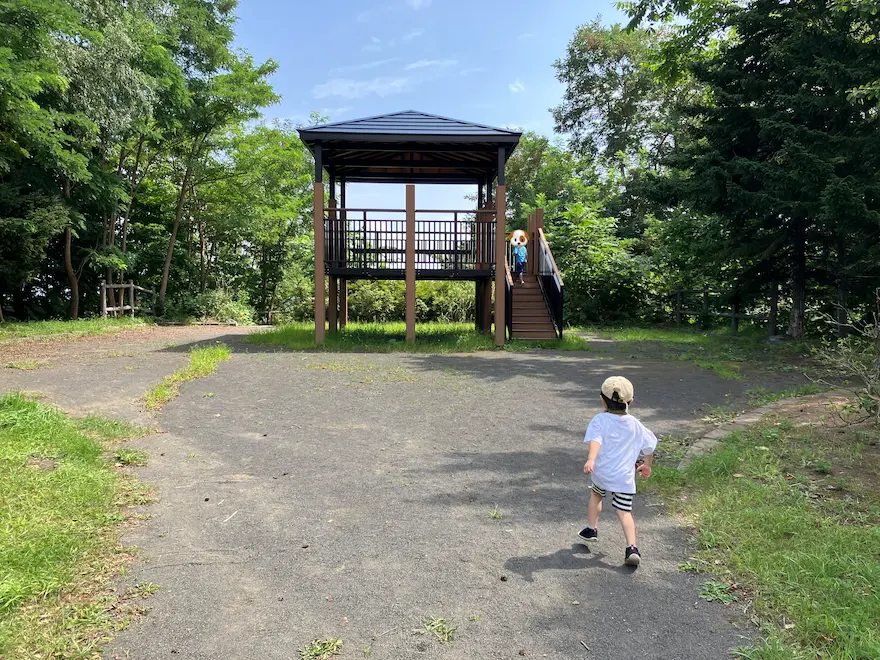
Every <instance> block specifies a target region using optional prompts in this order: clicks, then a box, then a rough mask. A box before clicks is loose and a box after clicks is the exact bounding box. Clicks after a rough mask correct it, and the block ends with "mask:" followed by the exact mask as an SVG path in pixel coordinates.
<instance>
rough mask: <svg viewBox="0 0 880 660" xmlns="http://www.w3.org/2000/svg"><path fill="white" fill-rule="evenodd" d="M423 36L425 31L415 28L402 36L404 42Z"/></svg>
mask: <svg viewBox="0 0 880 660" xmlns="http://www.w3.org/2000/svg"><path fill="white" fill-rule="evenodd" d="M423 34H425V31H424V30H423V29H422V28H415V29H414V30H410V31H409V32H407V33H406V34H405V35H403V40H404V41H412V40H413V39H415V38H416V37H421V36H422V35H423Z"/></svg>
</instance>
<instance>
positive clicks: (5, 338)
mask: <svg viewBox="0 0 880 660" xmlns="http://www.w3.org/2000/svg"><path fill="white" fill-rule="evenodd" d="M146 324H147V322H146V321H144V320H143V319H133V318H129V317H121V318H116V319H78V320H76V321H26V322H21V323H19V322H9V321H7V322H6V323H0V344H3V343H6V342H11V341H15V340H21V339H69V338H72V337H87V336H92V335H104V334H108V333H114V332H121V331H123V330H130V329H132V328H138V327H142V326H144V325H146Z"/></svg>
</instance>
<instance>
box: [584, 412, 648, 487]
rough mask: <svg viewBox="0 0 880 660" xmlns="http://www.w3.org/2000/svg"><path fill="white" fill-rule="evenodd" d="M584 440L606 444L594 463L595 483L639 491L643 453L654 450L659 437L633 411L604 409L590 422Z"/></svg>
mask: <svg viewBox="0 0 880 660" xmlns="http://www.w3.org/2000/svg"><path fill="white" fill-rule="evenodd" d="M584 442H598V443H599V444H600V445H602V447H601V448H600V449H599V455H598V456H596V464H595V465H594V467H593V474H592V477H593V484H594V485H596V486H598V487H599V488H601V489H603V490H608V491H611V492H614V493H635V492H636V461H637V460H638V458H639V454H641V453H645V454H653V453H654V449H655V448H656V447H657V438H656V436H655V435H654V434H653V433H651V432H650V431H649V430H648V429H646V428H645V426H644V425H643V424H642V423H641V422H640V421H639V420H637V419H636V418H635V417H633V416H632V415H614V414H612V413H609V412H601V413H599V414H598V415H596V416H595V417H593V419H592V420H590V424H589V426H587V434H586V435H585V436H584Z"/></svg>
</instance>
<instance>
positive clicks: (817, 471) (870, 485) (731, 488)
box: [649, 417, 880, 660]
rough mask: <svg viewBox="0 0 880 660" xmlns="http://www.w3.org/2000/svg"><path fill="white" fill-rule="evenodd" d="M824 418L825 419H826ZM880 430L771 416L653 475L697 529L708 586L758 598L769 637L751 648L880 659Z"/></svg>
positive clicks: (760, 653) (698, 563)
mask: <svg viewBox="0 0 880 660" xmlns="http://www.w3.org/2000/svg"><path fill="white" fill-rule="evenodd" d="M814 419H815V418H814ZM878 442H880V430H878V429H876V428H875V429H865V428H861V429H859V428H856V427H854V426H851V425H844V424H838V425H836V426H832V425H830V424H828V423H826V422H816V423H814V424H813V425H809V426H797V425H796V424H795V423H794V422H793V421H792V420H788V419H785V418H779V417H775V418H771V420H770V421H766V422H765V423H762V424H761V425H758V426H755V427H752V428H749V429H748V430H745V431H742V432H738V433H734V434H731V435H730V436H728V437H726V438H724V439H723V440H722V443H721V445H720V447H719V449H718V450H717V451H715V452H714V453H712V454H709V455H706V456H702V457H698V458H696V459H695V460H694V461H693V463H692V464H691V465H690V466H689V467H688V468H687V469H685V470H684V471H681V472H679V471H677V470H673V469H671V468H668V467H664V466H662V465H660V466H658V469H657V471H656V473H655V475H656V479H654V480H652V482H654V483H653V484H649V487H650V488H656V489H658V490H659V491H660V492H661V493H662V494H663V495H664V496H665V498H666V499H667V501H668V502H669V503H670V506H671V507H672V508H673V509H675V510H677V511H678V512H679V513H681V514H683V515H685V516H686V517H687V518H688V519H689V521H690V522H691V523H692V524H693V526H694V528H695V529H696V530H698V531H697V536H696V542H697V555H696V557H694V558H693V560H692V561H690V562H688V569H689V570H695V569H697V568H700V567H706V568H707V569H708V570H709V571H711V572H713V573H720V577H721V578H722V580H719V581H715V580H712V581H711V582H707V583H706V584H705V585H704V587H703V591H702V592H701V595H702V596H703V597H704V598H707V599H712V600H721V601H722V602H724V600H725V599H727V598H729V597H732V596H736V595H737V594H736V593H734V592H733V591H734V590H733V588H732V587H731V585H732V584H736V585H739V586H740V587H741V588H742V589H743V592H744V593H746V594H748V595H749V597H750V598H751V599H752V600H753V603H754V610H755V613H756V614H757V615H758V617H759V619H760V621H761V622H762V623H763V626H764V627H763V630H764V633H765V634H766V639H765V640H764V641H763V642H762V643H761V644H759V645H757V646H755V647H753V648H750V649H744V650H742V651H741V655H742V656H743V657H748V658H754V659H756V660H757V659H761V660H770V659H771V658H772V659H777V658H779V659H782V658H792V659H793V658H816V657H821V658H829V659H839V660H844V659H849V658H880V627H878V626H877V621H880V593H878V586H877V585H878V584H880V562H878V561H877V548H878V547H880V482H878V478H877V474H878V472H880V448H878Z"/></svg>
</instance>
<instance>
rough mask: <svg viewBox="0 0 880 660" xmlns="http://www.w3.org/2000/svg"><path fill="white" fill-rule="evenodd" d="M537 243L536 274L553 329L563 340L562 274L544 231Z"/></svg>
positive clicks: (539, 229)
mask: <svg viewBox="0 0 880 660" xmlns="http://www.w3.org/2000/svg"><path fill="white" fill-rule="evenodd" d="M536 239H537V240H536V243H535V256H536V264H535V266H536V271H535V272H536V274H537V276H538V284H539V285H540V286H541V293H543V294H544V300H545V301H546V303H547V308H548V309H549V310H550V316H551V317H552V318H553V327H555V328H556V334H557V335H558V336H559V338H560V339H562V328H563V324H564V317H563V305H564V302H565V289H564V287H563V283H562V273H560V272H559V268H557V266H556V260H555V259H553V253H552V252H551V251H550V244H549V243H548V242H547V237H546V236H545V235H544V230H543V229H542V228H538V231H537V236H536Z"/></svg>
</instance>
